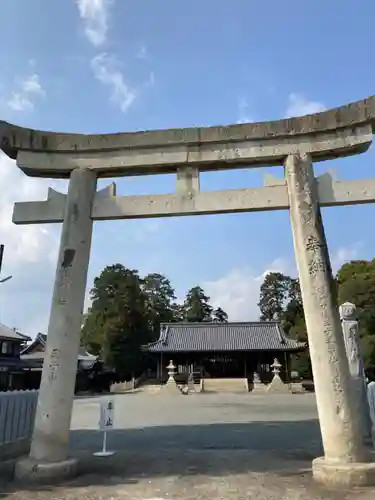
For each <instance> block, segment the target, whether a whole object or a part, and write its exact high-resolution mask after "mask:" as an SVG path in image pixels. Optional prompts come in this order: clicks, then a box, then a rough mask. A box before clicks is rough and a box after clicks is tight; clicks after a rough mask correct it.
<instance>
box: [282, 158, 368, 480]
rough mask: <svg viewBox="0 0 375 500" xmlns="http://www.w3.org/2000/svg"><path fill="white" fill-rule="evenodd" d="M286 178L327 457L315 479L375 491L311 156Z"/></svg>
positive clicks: (294, 164)
mask: <svg viewBox="0 0 375 500" xmlns="http://www.w3.org/2000/svg"><path fill="white" fill-rule="evenodd" d="M285 177H286V181H287V187H288V196H289V206H290V218H291V224H292V232H293V243H294V250H295V255H296V262H297V267H298V272H299V278H300V286H301V294H302V301H303V307H304V311H305V318H306V327H307V333H308V340H309V348H310V356H311V364H312V370H313V376H314V385H315V393H316V401H317V407H318V415H319V423H320V430H321V434H322V441H323V448H324V457H319V458H316V459H315V460H314V461H313V464H312V470H313V476H314V478H315V479H316V480H317V481H319V482H321V483H323V484H325V485H328V486H335V487H337V486H339V487H348V486H364V485H373V484H375V464H374V463H373V462H371V458H370V456H369V454H368V452H367V450H366V448H365V447H364V445H363V440H362V435H361V432H360V417H359V415H357V414H356V404H355V397H354V394H353V387H352V384H351V383H350V374H349V365H348V360H347V357H346V352H345V344H344V338H343V335H342V330H341V323H340V317H339V311H338V307H337V302H336V300H335V298H336V293H335V290H334V283H333V279H332V270H331V265H330V259H329V253H328V248H327V242H326V238H325V234H324V228H323V223H322V218H321V214H320V207H319V202H318V193H317V187H316V181H315V177H314V169H313V165H312V161H311V158H310V156H309V155H308V154H304V153H296V154H293V155H290V156H288V157H287V159H286V161H285Z"/></svg>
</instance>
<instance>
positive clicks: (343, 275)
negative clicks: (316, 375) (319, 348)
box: [258, 259, 375, 376]
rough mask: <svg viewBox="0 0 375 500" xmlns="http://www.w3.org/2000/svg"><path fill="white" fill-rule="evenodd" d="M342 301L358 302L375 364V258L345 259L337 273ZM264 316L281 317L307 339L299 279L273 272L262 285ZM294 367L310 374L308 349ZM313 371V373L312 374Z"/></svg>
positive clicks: (366, 349) (363, 336) (369, 358)
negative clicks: (349, 260) (346, 261)
mask: <svg viewBox="0 0 375 500" xmlns="http://www.w3.org/2000/svg"><path fill="white" fill-rule="evenodd" d="M334 284H335V286H336V290H337V296H338V305H341V304H343V303H344V302H351V303H353V304H355V305H356V307H357V311H358V318H359V333H360V340H361V345H362V353H363V357H364V363H365V367H366V368H373V367H375V259H373V260H371V261H366V260H353V261H351V262H348V263H345V264H344V265H343V266H341V268H340V269H339V270H338V272H337V274H336V276H335V277H334ZM258 306H259V309H260V313H261V316H260V317H261V320H266V321H272V320H277V321H280V322H281V324H282V326H283V329H284V331H285V333H286V334H287V335H289V336H290V337H291V338H294V339H296V340H298V341H301V342H307V341H308V338H307V331H306V324H305V317H304V312H303V305H302V298H301V291H300V287H299V281H298V279H296V278H292V277H291V276H286V275H284V274H282V273H269V274H267V275H266V276H265V278H264V281H263V283H262V285H261V289H260V298H259V303H258ZM293 368H294V369H297V370H298V371H299V372H300V373H301V374H302V375H305V376H309V372H310V369H311V368H310V360H309V354H308V351H307V352H305V353H301V354H298V355H296V356H295V359H294V361H293ZM310 375H311V374H310Z"/></svg>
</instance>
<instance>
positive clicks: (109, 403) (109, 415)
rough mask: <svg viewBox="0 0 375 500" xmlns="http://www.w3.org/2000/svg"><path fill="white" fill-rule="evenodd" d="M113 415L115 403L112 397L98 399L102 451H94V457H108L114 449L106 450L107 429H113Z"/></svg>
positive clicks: (112, 453)
mask: <svg viewBox="0 0 375 500" xmlns="http://www.w3.org/2000/svg"><path fill="white" fill-rule="evenodd" d="M114 417H115V404H114V401H113V399H102V400H101V401H100V419H99V429H100V430H101V431H103V446H102V451H97V452H96V453H94V455H95V456H96V457H110V456H111V455H114V453H115V452H114V451H108V450H107V431H109V430H111V429H113V425H114Z"/></svg>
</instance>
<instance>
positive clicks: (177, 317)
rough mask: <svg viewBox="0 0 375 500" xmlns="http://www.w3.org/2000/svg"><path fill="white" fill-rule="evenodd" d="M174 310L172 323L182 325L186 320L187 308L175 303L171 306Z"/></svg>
mask: <svg viewBox="0 0 375 500" xmlns="http://www.w3.org/2000/svg"><path fill="white" fill-rule="evenodd" d="M171 310H172V322H173V323H180V322H181V321H184V319H185V308H184V305H183V304H178V303H177V302H173V304H172V305H171Z"/></svg>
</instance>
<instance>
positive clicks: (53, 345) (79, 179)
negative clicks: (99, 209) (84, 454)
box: [15, 169, 97, 481]
mask: <svg viewBox="0 0 375 500" xmlns="http://www.w3.org/2000/svg"><path fill="white" fill-rule="evenodd" d="M96 183H97V179H96V175H95V173H94V172H93V171H91V170H89V169H75V170H73V171H72V173H71V176H70V180H69V188H68V195H67V197H66V205H65V215H64V221H63V226H62V233H61V242H60V250H59V256H58V262H57V269H56V278H55V285H54V290H53V298H52V305H51V312H50V319H49V325H48V335H47V345H46V353H45V358H44V364H43V373H42V380H41V386H40V392H39V399H38V405H37V411H36V417H35V424H34V432H33V436H32V441H31V449H30V456H29V457H28V458H26V459H23V460H20V461H19V462H18V463H17V464H16V469H15V475H16V478H18V479H27V480H36V481H49V480H53V479H55V478H56V479H57V478H65V477H68V476H71V475H74V474H75V473H76V471H77V465H78V464H77V460H75V459H72V458H68V440H69V429H70V420H71V414H72V407H73V399H74V388H75V380H76V373H77V358H78V353H79V345H80V333H81V322H82V313H83V305H84V299H85V290H86V282H87V271H88V266H89V259H90V249H91V237H92V225H93V222H92V219H91V207H92V203H93V200H94V196H95V192H96Z"/></svg>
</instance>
